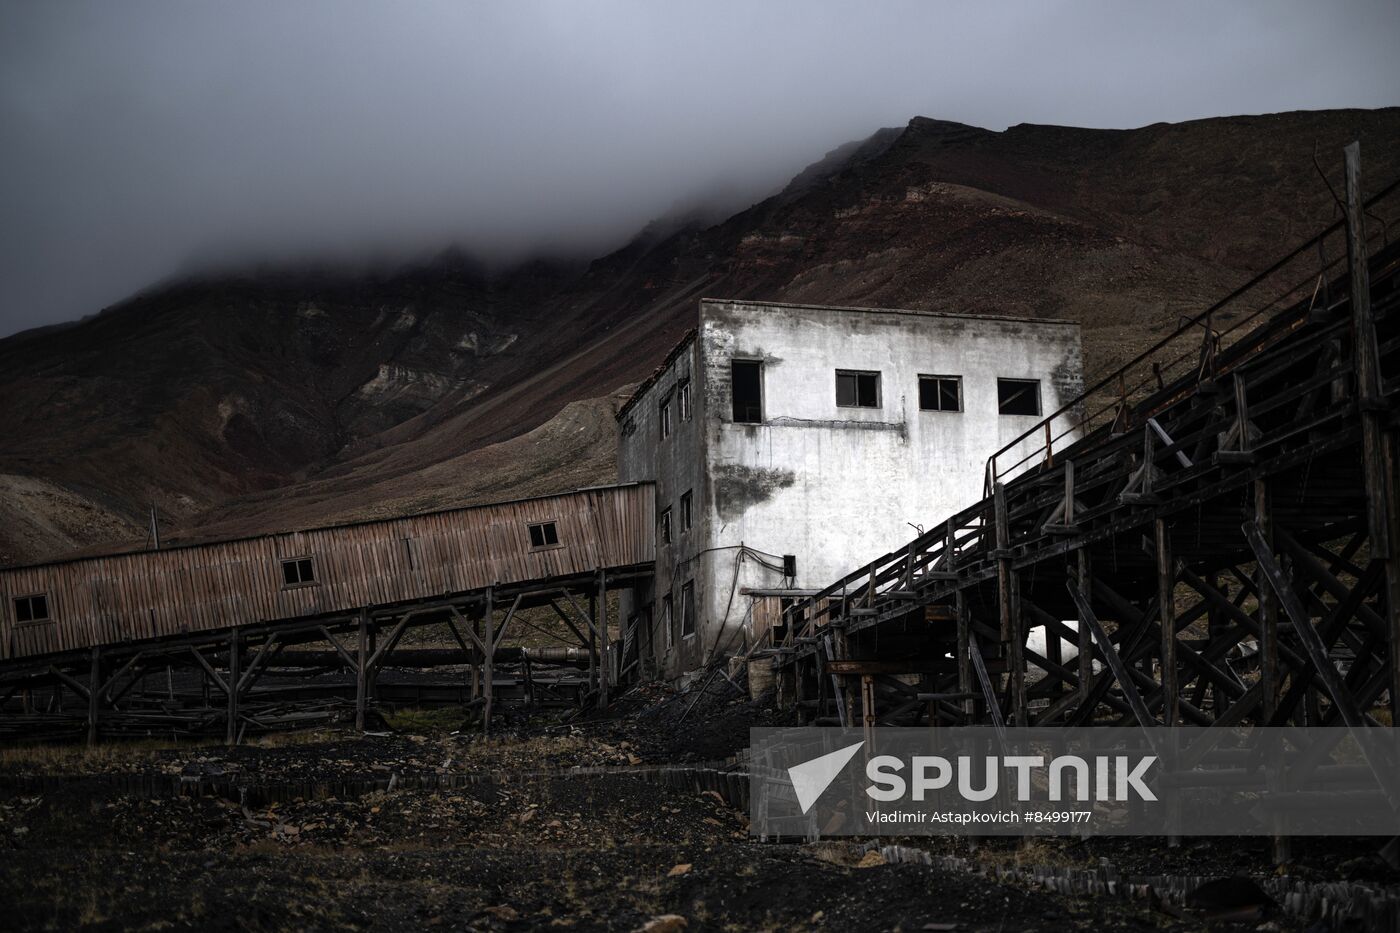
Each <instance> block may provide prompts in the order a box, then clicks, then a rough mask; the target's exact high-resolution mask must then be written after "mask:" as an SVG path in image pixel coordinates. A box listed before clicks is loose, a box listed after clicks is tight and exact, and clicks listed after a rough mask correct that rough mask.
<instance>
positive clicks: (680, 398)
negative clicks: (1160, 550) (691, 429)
mask: <svg viewBox="0 0 1400 933" xmlns="http://www.w3.org/2000/svg"><path fill="white" fill-rule="evenodd" d="M676 407H677V408H678V409H680V414H681V423H685V422H687V421H689V420H690V380H689V379H687V380H686V381H685V382H682V383H681V384H680V387H679V388H678V389H676Z"/></svg>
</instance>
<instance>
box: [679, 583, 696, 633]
mask: <svg viewBox="0 0 1400 933" xmlns="http://www.w3.org/2000/svg"><path fill="white" fill-rule="evenodd" d="M694 634H695V582H694V581H693V580H687V581H686V582H685V583H683V584H682V585H681V637H682V638H687V637H689V636H691V635H694Z"/></svg>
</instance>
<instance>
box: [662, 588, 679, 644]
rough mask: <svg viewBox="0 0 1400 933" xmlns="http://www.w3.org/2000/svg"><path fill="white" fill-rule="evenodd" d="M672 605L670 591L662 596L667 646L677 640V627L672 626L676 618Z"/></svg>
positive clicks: (663, 624)
mask: <svg viewBox="0 0 1400 933" xmlns="http://www.w3.org/2000/svg"><path fill="white" fill-rule="evenodd" d="M672 605H673V604H672V600H671V594H670V593H667V594H666V595H665V596H662V597H661V624H662V626H663V627H665V629H666V647H667V648H669V647H671V645H672V644H673V643H674V642H675V640H676V635H675V629H673V628H672V627H671V626H672V625H673V624H674V622H675V619H676V617H675V614H674V610H673V609H672Z"/></svg>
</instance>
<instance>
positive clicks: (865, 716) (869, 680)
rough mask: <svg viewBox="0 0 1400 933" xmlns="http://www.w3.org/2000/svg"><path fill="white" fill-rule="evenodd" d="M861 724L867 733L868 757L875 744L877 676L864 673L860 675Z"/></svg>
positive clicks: (865, 733)
mask: <svg viewBox="0 0 1400 933" xmlns="http://www.w3.org/2000/svg"><path fill="white" fill-rule="evenodd" d="M860 712H861V724H862V727H863V732H864V735H865V747H866V758H867V760H869V756H870V753H871V751H872V749H873V747H874V745H875V677H874V676H873V675H871V674H862V675H861V677H860Z"/></svg>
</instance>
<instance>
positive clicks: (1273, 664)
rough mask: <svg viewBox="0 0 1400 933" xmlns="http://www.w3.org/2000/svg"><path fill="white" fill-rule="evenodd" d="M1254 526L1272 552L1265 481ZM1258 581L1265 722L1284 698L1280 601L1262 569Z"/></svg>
mask: <svg viewBox="0 0 1400 933" xmlns="http://www.w3.org/2000/svg"><path fill="white" fill-rule="evenodd" d="M1254 525H1255V527H1256V528H1257V529H1258V530H1259V534H1260V537H1261V539H1262V540H1263V541H1264V542H1265V543H1267V544H1268V546H1269V548H1270V549H1271V550H1272V548H1273V520H1272V514H1271V511H1270V502H1269V489H1268V485H1267V484H1266V483H1265V481H1264V480H1262V479H1258V480H1255V481H1254ZM1256 573H1257V575H1258V577H1257V579H1256V581H1255V584H1254V586H1255V590H1256V591H1257V592H1258V602H1259V681H1260V683H1262V684H1263V686H1264V719H1265V720H1268V719H1271V718H1272V717H1273V715H1274V710H1276V709H1278V701H1279V698H1280V697H1281V696H1282V690H1281V689H1280V688H1281V686H1282V684H1281V683H1280V680H1281V678H1280V675H1279V663H1278V662H1279V640H1278V600H1277V597H1276V595H1275V593H1274V591H1273V590H1271V589H1270V588H1269V586H1268V584H1267V583H1266V582H1265V570H1264V568H1263V567H1262V566H1259V567H1258V568H1257V570H1256Z"/></svg>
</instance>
